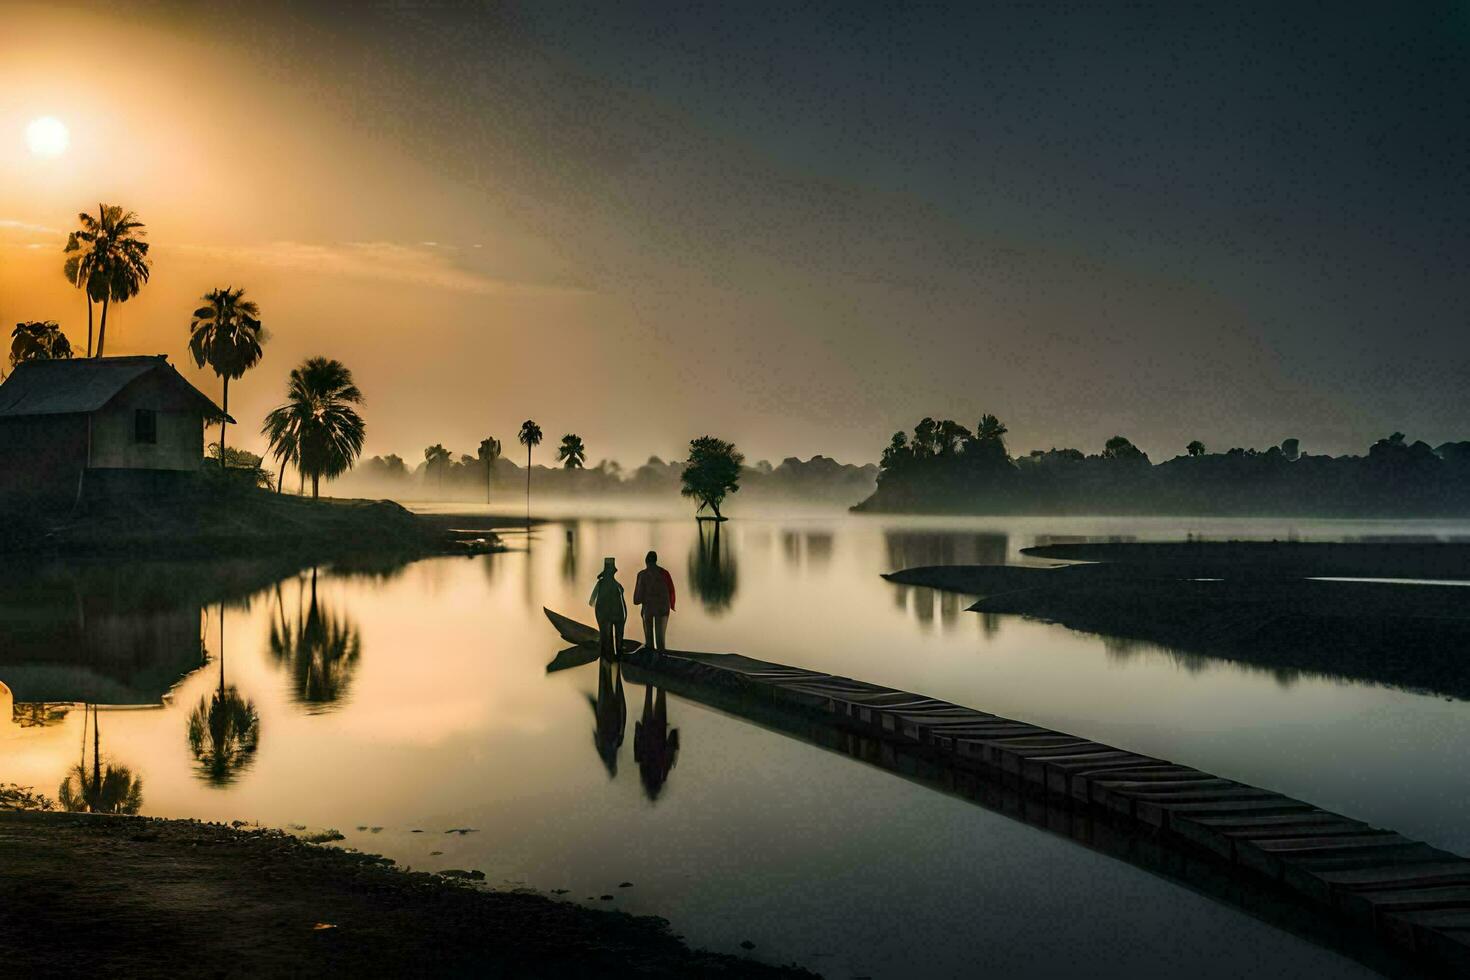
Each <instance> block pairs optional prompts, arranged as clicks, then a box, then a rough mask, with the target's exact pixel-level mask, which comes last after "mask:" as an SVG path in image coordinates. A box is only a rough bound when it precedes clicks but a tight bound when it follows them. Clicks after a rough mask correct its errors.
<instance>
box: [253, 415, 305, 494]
mask: <svg viewBox="0 0 1470 980" xmlns="http://www.w3.org/2000/svg"><path fill="white" fill-rule="evenodd" d="M286 408H287V410H286V411H281V409H279V408H278V409H276V410H275V411H273V412H271V413H270V414H269V415H267V416H266V417H265V425H263V426H261V429H260V434H261V435H263V436H265V437H266V439H267V440H268V442H267V452H269V453H270V454H271V455H272V456H274V457H275V458H276V459H277V460H278V461H279V462H280V464H281V474H280V476H279V477H277V479H276V493H280V492H281V491H282V489H283V488H284V487H285V485H286V464H287V463H295V464H296V466H297V468H298V469H299V468H300V467H301V459H300V450H301V438H300V435H301V415H300V414H299V413H298V412H297V411H296V410H295V406H286Z"/></svg>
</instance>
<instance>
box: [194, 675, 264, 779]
mask: <svg viewBox="0 0 1470 980" xmlns="http://www.w3.org/2000/svg"><path fill="white" fill-rule="evenodd" d="M259 742H260V715H259V714H258V713H257V712H256V710H255V705H254V704H252V703H251V702H249V701H246V700H245V699H244V698H242V697H240V692H239V691H237V690H236V689H235V685H233V684H231V685H230V686H229V687H227V688H225V689H224V690H222V691H215V692H214V693H213V694H211V695H209V696H208V697H202V698H200V699H199V704H198V705H197V706H196V707H195V708H194V710H193V711H191V712H189V750H190V751H191V752H193V753H194V758H195V759H198V760H199V775H200V777H201V778H203V779H206V780H208V781H209V782H211V783H213V784H214V785H216V786H223V785H225V784H227V783H231V782H233V781H234V779H235V777H236V776H237V775H239V773H240V772H241V771H242V770H243V769H245V768H246V767H247V766H249V765H250V763H251V761H253V760H254V758H255V748H256V746H257V745H258V744H259Z"/></svg>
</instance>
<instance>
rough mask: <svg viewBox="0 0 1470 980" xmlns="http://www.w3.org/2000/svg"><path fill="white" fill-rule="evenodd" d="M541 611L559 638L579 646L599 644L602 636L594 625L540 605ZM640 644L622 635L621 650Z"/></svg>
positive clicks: (630, 648)
mask: <svg viewBox="0 0 1470 980" xmlns="http://www.w3.org/2000/svg"><path fill="white" fill-rule="evenodd" d="M541 611H542V612H544V613H546V618H547V619H549V620H551V625H552V626H555V627H556V631H557V632H558V633H560V634H561V638H562V639H563V640H566V641H567V642H568V643H570V644H572V645H574V646H579V647H589V646H590V647H594V648H596V647H599V646H601V644H602V637H601V636H600V635H599V634H598V632H597V629H596V628H595V627H592V626H588V625H587V624H586V623H579V622H577V621H576V620H575V619H568V618H567V617H566V616H563V615H561V614H560V613H554V612H552V611H551V610H550V609H547V608H546V607H545V606H542V607H541ZM640 646H642V644H641V643H639V642H638V641H637V640H630V639H628V638H627V637H626V636H624V637H623V648H622V651H621V652H623V653H632V652H633V651H634V650H637V649H638V648H639V647H640Z"/></svg>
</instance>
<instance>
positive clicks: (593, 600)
mask: <svg viewBox="0 0 1470 980" xmlns="http://www.w3.org/2000/svg"><path fill="white" fill-rule="evenodd" d="M587 605H589V606H591V607H592V608H593V610H594V611H595V612H596V613H597V629H598V632H600V633H601V634H602V653H603V656H611V657H615V656H617V655H618V654H620V653H622V652H623V626H624V624H626V623H627V622H628V600H627V599H625V598H624V597H623V584H622V583H621V582H619V581H618V564H617V562H616V561H614V560H613V559H611V558H604V559H603V560H602V574H601V575H598V576H597V584H596V585H594V586H592V595H591V596H590V597H588V599H587Z"/></svg>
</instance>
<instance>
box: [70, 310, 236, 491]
mask: <svg viewBox="0 0 1470 980" xmlns="http://www.w3.org/2000/svg"><path fill="white" fill-rule="evenodd" d="M244 296H245V290H243V289H231V288H230V287H229V286H226V287H225V288H224V289H211V290H210V291H209V292H207V293H205V294H204V305H203V306H201V307H199V309H197V310H195V311H194V319H193V320H192V321H191V322H190V323H189V353H190V354H193V355H194V363H195V364H197V365H198V366H199V367H204V365H206V364H208V365H209V366H210V367H211V368H213V369H214V373H215V374H217V375H219V376H220V377H221V378H223V379H224V382H225V386H224V400H223V403H222V404H221V406H220V408H221V409H222V411H221V412H220V420H219V445H220V456H219V465H220V469H224V468H225V459H226V455H225V451H224V450H225V422H226V420H227V419H228V418H229V414H230V381H232V380H239V379H240V378H241V377H242V376H243V375H244V374H245V372H246V371H248V370H250V369H251V368H253V367H255V365H257V364H259V363H260V358H261V356H262V355H263V353H264V352H263V351H262V350H261V347H260V345H261V342H262V341H264V340H265V329H264V328H263V327H261V325H260V308H259V307H258V306H256V305H255V301H254V300H248V299H245V298H244ZM99 346H100V345H99Z"/></svg>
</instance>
